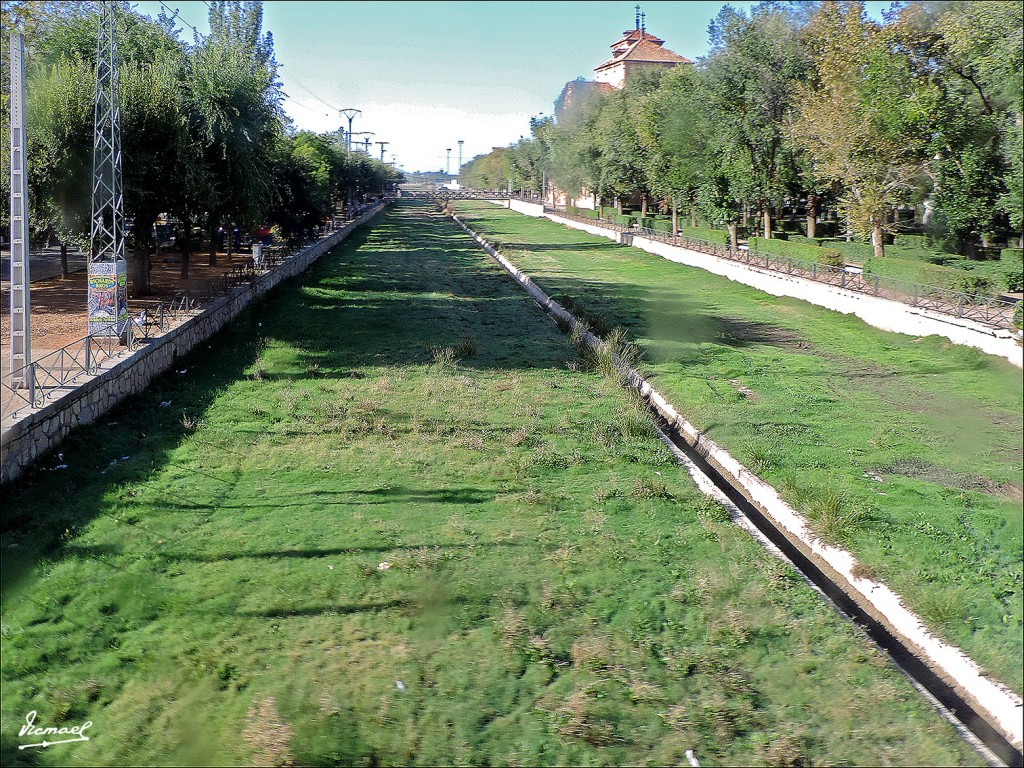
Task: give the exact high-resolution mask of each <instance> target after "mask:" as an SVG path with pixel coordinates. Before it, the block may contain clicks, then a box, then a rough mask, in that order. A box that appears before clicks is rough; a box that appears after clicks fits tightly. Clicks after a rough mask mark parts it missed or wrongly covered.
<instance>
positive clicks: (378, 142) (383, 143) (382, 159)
mask: <svg viewBox="0 0 1024 768" xmlns="http://www.w3.org/2000/svg"><path fill="white" fill-rule="evenodd" d="M373 143H374V144H377V145H379V146H380V161H381V162H382V163H383V162H384V145H385V144H390V143H391V142H390V141H375V142H373Z"/></svg>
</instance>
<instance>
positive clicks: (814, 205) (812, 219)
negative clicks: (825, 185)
mask: <svg viewBox="0 0 1024 768" xmlns="http://www.w3.org/2000/svg"><path fill="white" fill-rule="evenodd" d="M817 224H818V196H817V195H808V196H807V239H808V240H813V239H814V235H815V232H816V227H817Z"/></svg>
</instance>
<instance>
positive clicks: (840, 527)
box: [806, 488, 865, 544]
mask: <svg viewBox="0 0 1024 768" xmlns="http://www.w3.org/2000/svg"><path fill="white" fill-rule="evenodd" d="M806 512H807V514H808V516H809V517H810V518H811V520H812V521H813V523H814V527H815V529H816V532H817V534H818V535H819V536H820V537H821V538H823V539H825V540H826V541H831V542H834V543H837V544H844V543H847V542H849V540H850V539H851V538H852V537H853V535H854V534H855V533H856V532H857V531H858V530H859V529H860V527H861V524H862V523H863V522H864V519H865V513H864V510H863V509H859V508H851V507H850V506H849V501H848V500H847V498H846V494H844V493H843V492H842V491H840V490H837V489H835V488H829V489H827V490H825V491H824V492H822V493H818V494H815V495H813V496H811V499H810V501H809V502H808V503H807V507H806Z"/></svg>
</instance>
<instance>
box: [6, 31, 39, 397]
mask: <svg viewBox="0 0 1024 768" xmlns="http://www.w3.org/2000/svg"><path fill="white" fill-rule="evenodd" d="M24 52H25V38H24V37H23V36H22V34H21V33H20V32H16V33H14V34H12V35H11V371H12V372H13V374H14V376H13V381H12V382H11V383H12V384H13V385H14V386H16V387H26V388H27V389H28V390H29V399H30V400H33V399H35V388H34V382H35V377H34V375H33V374H34V370H33V368H32V367H31V366H30V365H29V363H31V362H32V338H31V333H30V324H29V320H30V318H31V314H32V313H31V307H30V281H29V253H28V251H29V238H28V173H27V169H28V166H27V163H26V162H25V149H26V146H27V144H28V142H27V140H26V138H25V81H24V73H25V67H24Z"/></svg>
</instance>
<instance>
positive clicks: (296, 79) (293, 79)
mask: <svg viewBox="0 0 1024 768" xmlns="http://www.w3.org/2000/svg"><path fill="white" fill-rule="evenodd" d="M292 82H294V83H295V84H296V85H297V86H299V88H301V89H302V90H304V91H305V92H306V93H308V94H309V95H310V96H312V97H313V98H314V99H316V100H317V101H319V102H320V103H321V104H323V105H324V106H325V107H327V108H328V109H331V110H334V113H335V114H337V113H338V112H339V109H338V108H337V107H336V106H334V105H333V104H328V103H327V102H326V101H324V100H323V99H321V98H320V97H319V96H317V95H316V94H315V93H313V92H312V91H311V90H309V88H307V87H306V86H305V85H303V84H302V81H301V80H299V78H297V77H293V78H292Z"/></svg>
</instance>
